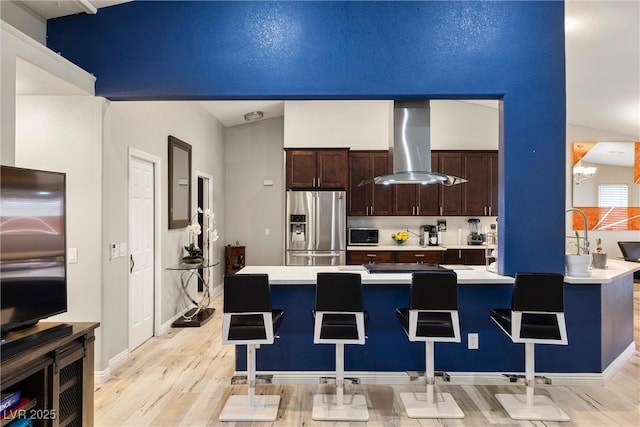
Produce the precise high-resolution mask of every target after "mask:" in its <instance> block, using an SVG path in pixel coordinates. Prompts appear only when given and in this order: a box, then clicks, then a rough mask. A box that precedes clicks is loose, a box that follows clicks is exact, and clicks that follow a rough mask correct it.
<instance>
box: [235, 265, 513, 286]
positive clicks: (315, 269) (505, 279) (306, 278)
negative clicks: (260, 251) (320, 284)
mask: <svg viewBox="0 0 640 427" xmlns="http://www.w3.org/2000/svg"><path fill="white" fill-rule="evenodd" d="M442 266H443V267H446V268H452V269H453V270H455V272H456V274H457V275H458V283H460V284H510V283H513V277H509V276H500V275H499V274H495V273H491V272H489V271H487V269H486V267H484V266H478V265H442ZM320 272H322V273H325V272H329V273H331V272H348V273H360V275H361V276H362V283H363V284H365V285H375V284H392V285H395V284H409V283H411V273H402V274H395V273H378V274H369V272H368V271H367V270H366V269H365V268H364V267H363V266H361V265H339V266H248V267H245V268H243V269H242V270H240V271H239V272H238V274H243V273H244V274H265V273H266V274H268V275H269V282H270V283H271V284H272V285H307V284H309V285H313V284H315V283H316V275H317V274H318V273H320Z"/></svg>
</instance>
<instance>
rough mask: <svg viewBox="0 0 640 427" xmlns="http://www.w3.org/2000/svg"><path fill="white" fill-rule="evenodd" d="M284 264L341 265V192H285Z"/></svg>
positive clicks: (344, 255) (343, 213) (344, 209)
mask: <svg viewBox="0 0 640 427" xmlns="http://www.w3.org/2000/svg"><path fill="white" fill-rule="evenodd" d="M286 212H287V225H286V234H287V235H286V237H285V239H286V240H285V242H286V244H285V246H286V256H285V265H344V264H346V258H347V243H346V235H347V229H346V224H347V199H346V193H345V192H344V191H299V190H289V191H287V208H286Z"/></svg>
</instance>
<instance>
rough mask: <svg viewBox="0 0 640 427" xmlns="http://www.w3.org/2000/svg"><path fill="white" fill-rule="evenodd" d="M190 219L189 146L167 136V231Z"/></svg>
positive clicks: (185, 223) (187, 222)
mask: <svg viewBox="0 0 640 427" xmlns="http://www.w3.org/2000/svg"><path fill="white" fill-rule="evenodd" d="M190 219H191V145H190V144H187V143H186V142H184V141H181V140H179V139H178V138H176V137H175V136H171V135H169V229H172V228H182V227H186V226H187V225H189V221H190Z"/></svg>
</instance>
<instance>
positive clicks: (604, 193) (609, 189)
mask: <svg viewBox="0 0 640 427" xmlns="http://www.w3.org/2000/svg"><path fill="white" fill-rule="evenodd" d="M628 206H629V186H628V185H627V184H601V185H598V207H599V208H626V207H628Z"/></svg>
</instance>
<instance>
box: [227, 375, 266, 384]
mask: <svg viewBox="0 0 640 427" xmlns="http://www.w3.org/2000/svg"><path fill="white" fill-rule="evenodd" d="M246 383H247V376H246V375H234V376H233V377H231V385H242V384H246ZM272 383H273V375H271V374H261V375H256V384H272Z"/></svg>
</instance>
